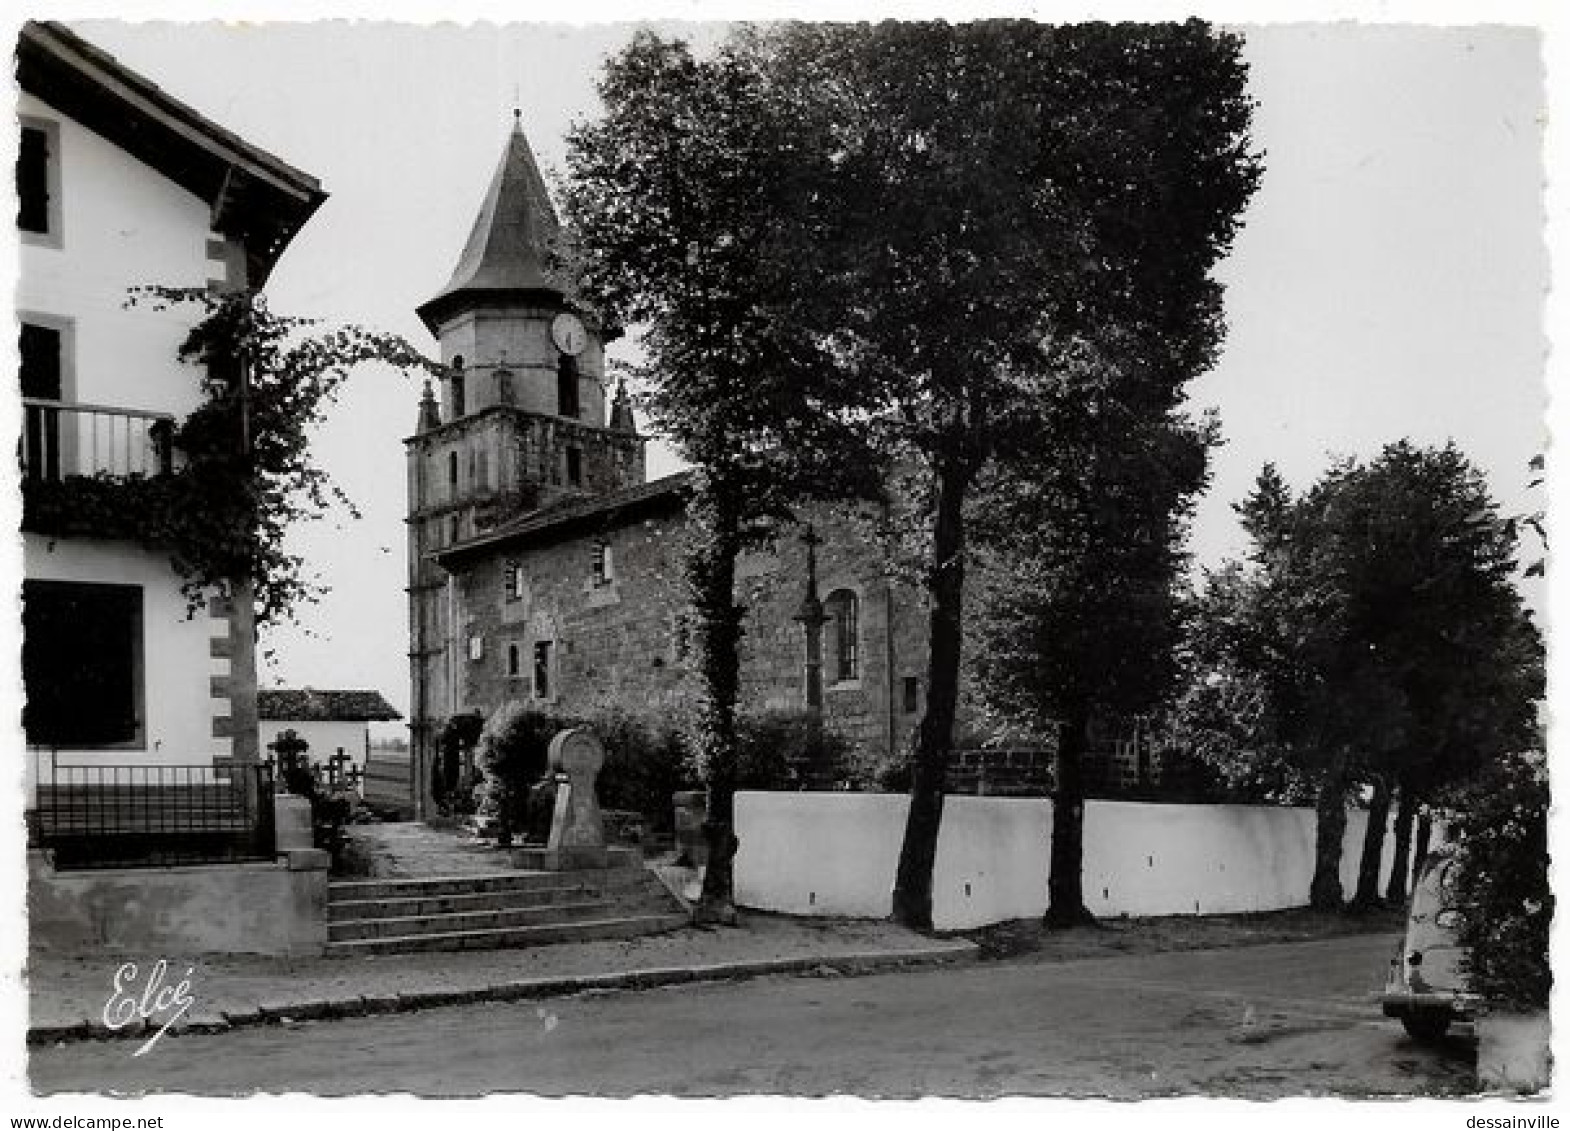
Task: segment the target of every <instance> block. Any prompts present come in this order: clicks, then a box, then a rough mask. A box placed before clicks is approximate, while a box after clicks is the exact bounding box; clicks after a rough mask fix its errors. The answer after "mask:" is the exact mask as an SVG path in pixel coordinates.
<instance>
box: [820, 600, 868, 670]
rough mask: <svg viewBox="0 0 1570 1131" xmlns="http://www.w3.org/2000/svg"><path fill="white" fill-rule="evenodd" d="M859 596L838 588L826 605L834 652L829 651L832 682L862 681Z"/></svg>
mask: <svg viewBox="0 0 1570 1131" xmlns="http://www.w3.org/2000/svg"><path fill="white" fill-rule="evenodd" d="M856 604H857V602H856V594H855V593H854V592H852V591H851V590H849V589H836V590H834V592H832V593H830V594H829V596H828V600H826V601H824V602H823V611H824V613H825V614H826V615H827V616H828V618H829V629H830V632H831V634H832V635H831V641H832V650H831V651H830V652H829V664H830V668H829V670H830V672H831V673H832V682H834V683H844V682H846V681H847V680H853V679H857V678H859V671H860V669H859V666H858V658H857V641H856V633H857V625H856V619H857V608H856Z"/></svg>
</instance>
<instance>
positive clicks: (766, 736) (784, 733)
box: [736, 710, 851, 789]
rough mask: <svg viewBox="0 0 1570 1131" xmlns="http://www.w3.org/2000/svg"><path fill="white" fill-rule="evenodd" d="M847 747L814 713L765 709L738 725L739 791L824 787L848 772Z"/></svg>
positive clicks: (744, 719) (848, 754)
mask: <svg viewBox="0 0 1570 1131" xmlns="http://www.w3.org/2000/svg"><path fill="white" fill-rule="evenodd" d="M850 754H851V746H850V743H849V742H848V741H846V740H845V739H844V738H842V737H841V736H840V735H838V734H836V733H834V732H833V731H831V730H829V729H828V728H827V727H825V726H824V725H823V719H822V717H821V716H820V715H818V714H817V713H816V712H814V711H806V710H791V711H781V710H774V711H764V712H762V713H759V714H754V715H743V716H742V717H741V719H740V720H738V725H737V751H736V755H737V765H736V786H737V788H738V789H812V788H817V789H827V788H834V787H835V786H837V785H839V784H840V783H841V782H843V781H844V780H845V779H846V778H847V776H849V773H850Z"/></svg>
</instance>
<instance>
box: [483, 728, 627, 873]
mask: <svg viewBox="0 0 1570 1131" xmlns="http://www.w3.org/2000/svg"><path fill="white" fill-rule="evenodd" d="M546 758H547V763H548V765H549V766H550V770H551V773H552V774H553V775H554V777H555V779H556V806H555V809H554V811H553V812H552V813H551V834H550V839H549V840H547V841H546V843H545V847H544V848H517V849H514V850H513V854H512V862H513V864H514V865H515V866H517V867H520V868H528V869H532V870H537V871H545V872H561V871H570V870H573V869H577V868H622V867H639V866H641V861H640V860H639V859H638V854H637V851H636V850H629V849H624V848H610V847H607V845H606V843H605V820H604V818H603V817H602V816H601V814H600V801H599V797H598V795H597V794H596V792H595V779H597V778H598V777H599V774H600V768H601V767H602V766H604V765H605V747H604V746H603V745H601V743H600V740H599V739H598V738H596V737H595V735H594V732H593V731H590V730H587V729H586V728H584V727H572V728H570V729H568V730H564V731H560V732H558V733H557V735H556V737H555V738H553V739H551V745H550V750H549V752H548V753H547V755H546Z"/></svg>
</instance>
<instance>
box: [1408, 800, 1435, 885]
mask: <svg viewBox="0 0 1570 1131" xmlns="http://www.w3.org/2000/svg"><path fill="white" fill-rule="evenodd" d="M1433 832H1434V822H1433V819H1432V818H1431V817H1429V815H1428V814H1427V813H1424V814H1423V815H1422V816H1421V817H1419V818H1418V820H1417V843H1416V844H1414V845H1413V846H1412V883H1411V886H1412V890H1414V891H1415V890H1416V889H1417V880H1418V877H1419V876H1421V875H1422V874H1423V861H1424V860H1426V859H1428V841H1429V838H1430V837H1432V836H1433Z"/></svg>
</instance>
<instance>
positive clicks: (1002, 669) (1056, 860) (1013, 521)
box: [975, 371, 1215, 927]
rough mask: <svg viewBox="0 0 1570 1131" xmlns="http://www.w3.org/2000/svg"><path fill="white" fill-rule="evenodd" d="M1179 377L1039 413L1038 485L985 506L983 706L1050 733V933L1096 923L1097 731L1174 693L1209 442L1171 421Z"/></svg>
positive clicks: (1011, 486)
mask: <svg viewBox="0 0 1570 1131" xmlns="http://www.w3.org/2000/svg"><path fill="white" fill-rule="evenodd" d="M1177 376H1178V375H1171V374H1164V373H1149V374H1139V373H1137V372H1129V371H1123V372H1106V373H1101V374H1086V375H1084V376H1082V377H1081V379H1079V380H1077V381H1075V382H1074V383H1073V385H1072V387H1071V388H1066V389H1063V390H1062V394H1063V395H1060V396H1059V397H1058V402H1059V403H1057V404H1055V405H1053V406H1050V407H1048V408H1046V409H1045V410H1044V411H1043V413H1042V417H1043V419H1044V420H1045V421H1047V422H1048V427H1046V428H1044V429H1043V430H1042V431H1041V432H1040V434H1039V436H1040V439H1041V441H1042V444H1043V450H1042V451H1041V452H1040V460H1039V463H1038V468H1039V470H1038V471H1037V472H1036V473H1035V474H1032V475H1030V476H1028V477H1026V476H1021V475H999V476H998V477H997V482H995V483H993V484H991V485H990V490H987V491H986V492H985V495H984V498H985V501H986V504H987V505H986V506H985V507H984V508H983V511H984V517H983V518H982V520H981V521H980V523H979V524H978V533H979V534H980V535H981V540H982V541H983V542H984V543H985V545H986V547H987V551H988V552H987V553H985V554H984V555H983V561H984V562H985V563H986V565H985V567H984V569H983V576H984V577H985V578H986V584H985V585H984V586H983V588H982V601H981V607H980V609H979V612H980V614H981V615H980V616H979V617H978V618H977V623H978V625H979V628H980V631H979V633H978V636H979V644H978V649H977V660H976V664H975V670H976V672H977V676H978V679H977V684H978V688H979V696H980V698H981V700H982V701H983V703H984V704H985V705H986V706H987V707H988V708H989V710H990V711H991V712H993V713H995V714H996V715H998V716H1000V717H1001V718H1002V720H1004V721H1005V722H1006V723H1008V724H1010V725H1012V726H1015V727H1023V728H1026V729H1028V730H1031V731H1034V732H1036V733H1043V732H1047V733H1050V732H1052V731H1054V730H1055V731H1056V739H1057V757H1056V773H1055V775H1054V782H1053V810H1052V849H1051V866H1050V872H1049V880H1048V885H1047V890H1048V904H1047V912H1046V923H1047V925H1048V926H1049V927H1071V926H1074V925H1076V924H1079V923H1082V922H1087V921H1089V920H1090V919H1091V916H1090V913H1089V911H1088V910H1087V909H1086V907H1085V904H1084V898H1083V892H1082V884H1081V874H1082V858H1083V832H1084V801H1085V796H1084V787H1083V775H1082V772H1081V763H1082V759H1083V756H1084V753H1085V750H1086V747H1087V745H1088V738H1089V728H1090V724H1091V721H1092V719H1095V718H1101V719H1108V718H1127V717H1129V716H1130V715H1135V714H1144V713H1147V712H1150V711H1153V710H1154V709H1155V708H1156V707H1157V706H1158V705H1160V703H1161V702H1162V700H1163V699H1164V698H1165V696H1166V695H1167V694H1168V693H1169V692H1170V691H1171V690H1172V689H1173V687H1174V685H1175V683H1176V677H1177V673H1178V668H1177V658H1176V657H1177V650H1178V644H1179V642H1180V640H1181V637H1182V620H1181V615H1180V611H1181V602H1180V600H1179V594H1178V586H1179V584H1180V581H1181V573H1182V569H1183V566H1184V563H1185V561H1186V555H1185V553H1184V551H1183V541H1184V536H1185V534H1186V527H1187V522H1186V520H1187V517H1188V515H1189V513H1190V512H1191V510H1192V506H1193V501H1194V499H1195V497H1196V496H1197V495H1198V493H1199V492H1200V491H1201V490H1202V489H1203V488H1204V486H1205V483H1206V481H1207V473H1206V457H1207V454H1208V449H1209V446H1210V444H1211V443H1212V442H1213V440H1214V437H1215V428H1214V427H1213V425H1212V424H1211V423H1210V422H1195V421H1190V420H1187V419H1185V418H1184V417H1183V416H1181V415H1180V414H1179V413H1178V412H1177V410H1176V408H1175V403H1176V401H1177V399H1178V397H1179V396H1181V382H1180V380H1178V379H1176V378H1177ZM1141 378H1143V379H1141Z"/></svg>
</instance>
